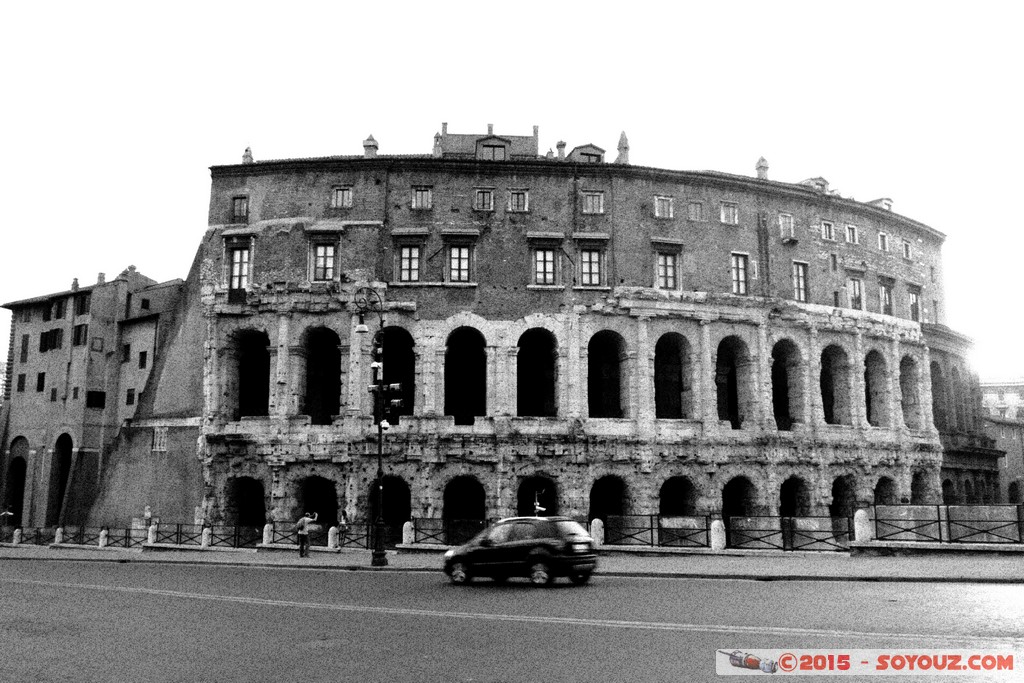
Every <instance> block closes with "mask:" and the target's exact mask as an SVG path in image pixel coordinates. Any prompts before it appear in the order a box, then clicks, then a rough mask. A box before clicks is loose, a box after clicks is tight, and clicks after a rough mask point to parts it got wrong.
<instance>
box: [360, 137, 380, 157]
mask: <svg viewBox="0 0 1024 683" xmlns="http://www.w3.org/2000/svg"><path fill="white" fill-rule="evenodd" d="M363 156H364V157H366V158H367V159H372V158H373V157H375V156H377V141H376V140H374V139H373V134H370V137H368V138H366V139H365V140H363Z"/></svg>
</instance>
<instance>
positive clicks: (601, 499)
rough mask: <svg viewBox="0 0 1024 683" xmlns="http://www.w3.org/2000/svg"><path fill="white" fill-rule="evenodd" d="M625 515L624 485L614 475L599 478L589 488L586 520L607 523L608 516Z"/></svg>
mask: <svg viewBox="0 0 1024 683" xmlns="http://www.w3.org/2000/svg"><path fill="white" fill-rule="evenodd" d="M624 514H626V484H625V482H623V481H622V479H621V478H619V477H616V476H614V475H607V476H604V477H601V478H600V479H598V480H597V481H595V482H594V485H593V486H591V487H590V510H589V512H588V513H587V519H588V520H592V519H600V520H601V521H602V522H605V523H607V522H608V517H609V515H611V516H616V517H618V516H621V515H624Z"/></svg>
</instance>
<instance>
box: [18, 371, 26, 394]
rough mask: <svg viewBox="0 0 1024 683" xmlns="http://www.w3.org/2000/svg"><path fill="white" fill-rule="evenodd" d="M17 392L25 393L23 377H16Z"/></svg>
mask: <svg viewBox="0 0 1024 683" xmlns="http://www.w3.org/2000/svg"><path fill="white" fill-rule="evenodd" d="M18 391H25V375H18Z"/></svg>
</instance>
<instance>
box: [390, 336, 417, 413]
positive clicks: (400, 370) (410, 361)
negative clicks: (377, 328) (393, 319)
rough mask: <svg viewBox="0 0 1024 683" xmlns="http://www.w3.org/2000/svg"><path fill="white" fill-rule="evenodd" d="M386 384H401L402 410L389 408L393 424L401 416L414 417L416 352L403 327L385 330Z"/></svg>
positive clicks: (399, 396)
mask: <svg viewBox="0 0 1024 683" xmlns="http://www.w3.org/2000/svg"><path fill="white" fill-rule="evenodd" d="M384 382H385V383H387V384H401V385H402V391H401V393H400V394H399V395H398V396H392V398H401V400H402V406H401V407H400V408H389V412H390V414H391V419H392V422H394V423H395V424H398V422H399V420H398V419H396V418H397V417H399V416H401V415H412V414H413V410H414V408H415V403H416V352H415V350H414V342H413V339H412V335H411V334H409V331H408V330H406V329H405V328H402V327H396V326H391V327H385V328H384Z"/></svg>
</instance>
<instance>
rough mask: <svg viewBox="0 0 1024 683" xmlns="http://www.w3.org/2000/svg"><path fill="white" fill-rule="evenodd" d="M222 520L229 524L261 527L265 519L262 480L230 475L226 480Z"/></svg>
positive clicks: (265, 506)
mask: <svg viewBox="0 0 1024 683" xmlns="http://www.w3.org/2000/svg"><path fill="white" fill-rule="evenodd" d="M225 493H226V495H225V502H224V518H225V519H224V521H225V523H226V524H228V525H230V526H240V527H262V526H263V525H264V524H265V523H266V521H267V498H266V493H265V491H264V489H263V482H262V481H260V480H259V479H256V478H255V477H231V478H230V479H228V481H227V486H226V491H225Z"/></svg>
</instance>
